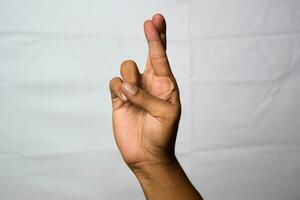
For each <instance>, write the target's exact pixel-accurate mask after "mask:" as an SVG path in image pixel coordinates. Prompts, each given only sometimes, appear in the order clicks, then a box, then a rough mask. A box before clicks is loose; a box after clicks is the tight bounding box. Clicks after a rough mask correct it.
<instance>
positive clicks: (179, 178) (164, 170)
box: [133, 158, 202, 200]
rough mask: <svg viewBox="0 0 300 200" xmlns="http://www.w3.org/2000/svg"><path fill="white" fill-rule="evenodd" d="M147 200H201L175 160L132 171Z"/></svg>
mask: <svg viewBox="0 0 300 200" xmlns="http://www.w3.org/2000/svg"><path fill="white" fill-rule="evenodd" d="M133 172H134V174H135V175H136V177H137V178H138V180H139V182H140V184H141V186H142V188H143V191H144V193H145V196H146V198H147V200H202V197H201V195H200V194H199V193H198V191H197V190H196V189H195V188H194V186H193V185H192V183H191V182H190V181H189V179H188V178H187V176H186V174H185V172H184V171H183V169H182V167H181V166H180V164H179V162H178V161H177V159H176V158H174V159H172V160H170V161H169V162H166V163H164V164H159V165H147V166H143V167H141V168H137V169H133Z"/></svg>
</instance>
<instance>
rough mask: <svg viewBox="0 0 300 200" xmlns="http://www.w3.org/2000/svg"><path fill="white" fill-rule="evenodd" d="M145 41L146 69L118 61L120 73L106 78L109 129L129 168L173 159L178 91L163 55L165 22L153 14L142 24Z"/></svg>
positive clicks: (129, 61)
mask: <svg viewBox="0 0 300 200" xmlns="http://www.w3.org/2000/svg"><path fill="white" fill-rule="evenodd" d="M144 32H145V36H146V39H147V42H148V47H149V51H148V57H147V63H146V69H145V71H144V73H142V74H140V72H139V70H138V68H137V66H136V64H135V63H134V61H131V60H127V61H125V62H123V63H122V64H121V69H120V71H121V77H122V79H121V78H120V77H115V78H113V79H112V80H111V81H110V91H111V97H112V106H113V130H114V137H115V140H116V143H117V146H118V148H119V150H120V152H121V154H122V157H123V159H124V161H125V162H126V163H127V165H128V166H129V167H130V168H131V169H136V168H142V167H144V166H147V165H157V164H158V165H159V164H162V163H165V162H169V161H172V160H173V159H174V157H175V155H174V146H175V140H176V134H177V128H178V123H179V119H180V113H181V105H180V99H179V91H178V86H177V83H176V80H175V78H174V76H173V74H172V72H171V68H170V65H169V62H168V58H167V54H166V22H165V19H164V17H163V16H162V15H160V14H157V15H154V16H153V17H152V20H147V21H145V22H144Z"/></svg>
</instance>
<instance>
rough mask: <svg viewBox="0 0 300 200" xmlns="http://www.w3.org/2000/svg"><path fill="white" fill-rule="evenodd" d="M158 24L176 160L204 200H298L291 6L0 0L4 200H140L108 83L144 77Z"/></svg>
mask: <svg viewBox="0 0 300 200" xmlns="http://www.w3.org/2000/svg"><path fill="white" fill-rule="evenodd" d="M157 12H162V13H163V14H164V15H165V16H166V19H167V23H168V36H169V37H168V38H169V45H168V55H169V57H170V62H171V64H172V67H173V70H174V73H175V75H176V77H177V79H178V82H179V85H180V89H181V96H182V103H183V116H182V121H181V124H180V130H179V134H178V141H177V149H176V152H177V155H178V157H179V159H180V161H181V163H182V165H183V167H184V168H185V170H186V172H187V174H188V175H189V177H190V178H191V180H192V182H193V183H194V184H195V186H196V187H197V188H198V189H199V191H200V192H201V193H202V195H203V196H204V197H205V199H207V200H253V199H256V200H299V199H300V190H299V189H300V146H299V145H300V132H299V130H300V123H299V122H300V85H299V84H300V37H299V31H300V1H299V0H272V1H271V0H226V1H225V0H190V1H189V0H172V1H171V0H164V1H145V0H144V1H141V0H129V1H117V0H110V1H99V0H98V1H97V0H89V1H84V0H77V1H71V0H62V1H51V0H27V1H17V0H0V199H1V200H19V199H20V200H21V199H22V200H41V199H43V200H54V199H55V200H76V199H78V200H79V199H80V200H83V199H84V200H99V199H103V200H106V199H108V200H109V199H130V200H137V199H143V194H142V191H141V189H140V187H139V184H138V182H137V180H136V179H135V177H134V176H133V174H132V173H131V172H130V171H129V169H128V168H127V167H126V166H125V164H124V163H123V161H122V159H121V157H120V154H119V152H118V150H117V149H116V145H115V143H114V139H113V135H112V128H111V105H110V95H109V91H108V82H109V80H110V78H111V77H113V76H116V75H118V74H119V65H120V63H121V61H122V60H124V59H128V58H131V59H134V60H136V62H137V63H138V64H139V66H140V67H141V68H144V63H145V59H146V53H147V49H146V48H147V45H146V42H145V39H144V34H143V29H142V25H143V21H144V20H145V19H147V18H150V17H151V16H152V14H155V13H157Z"/></svg>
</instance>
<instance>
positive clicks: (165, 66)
mask: <svg viewBox="0 0 300 200" xmlns="http://www.w3.org/2000/svg"><path fill="white" fill-rule="evenodd" d="M144 31H145V36H146V38H147V42H148V46H149V57H150V62H151V64H152V67H153V70H154V73H155V74H156V75H158V76H170V75H171V69H170V65H169V61H168V58H167V54H166V50H165V47H164V45H163V42H162V40H161V38H160V35H159V32H158V30H157V29H156V27H155V26H154V24H153V22H152V21H151V20H147V21H145V23H144Z"/></svg>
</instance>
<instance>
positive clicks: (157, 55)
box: [150, 52, 167, 61]
mask: <svg viewBox="0 0 300 200" xmlns="http://www.w3.org/2000/svg"><path fill="white" fill-rule="evenodd" d="M150 58H151V60H156V61H159V60H165V59H166V58H167V54H166V53H165V52H155V53H152V54H150Z"/></svg>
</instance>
